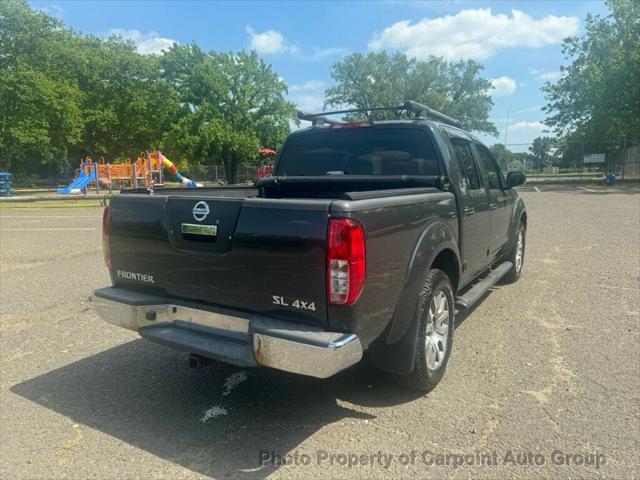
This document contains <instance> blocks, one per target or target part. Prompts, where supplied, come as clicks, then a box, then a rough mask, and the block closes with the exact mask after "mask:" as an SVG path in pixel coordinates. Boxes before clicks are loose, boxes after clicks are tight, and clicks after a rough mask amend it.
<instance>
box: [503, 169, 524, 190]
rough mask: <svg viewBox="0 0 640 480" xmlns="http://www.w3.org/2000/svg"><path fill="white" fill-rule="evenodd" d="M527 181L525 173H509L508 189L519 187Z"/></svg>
mask: <svg viewBox="0 0 640 480" xmlns="http://www.w3.org/2000/svg"><path fill="white" fill-rule="evenodd" d="M526 180H527V177H526V176H525V174H524V172H509V173H507V188H513V187H519V186H520V185H522V184H524V182H525V181H526Z"/></svg>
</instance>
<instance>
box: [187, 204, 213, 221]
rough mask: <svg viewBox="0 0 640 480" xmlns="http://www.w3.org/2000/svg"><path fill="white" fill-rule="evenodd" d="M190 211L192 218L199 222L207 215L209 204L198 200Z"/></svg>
mask: <svg viewBox="0 0 640 480" xmlns="http://www.w3.org/2000/svg"><path fill="white" fill-rule="evenodd" d="M191 213H193V218H195V219H196V220H197V221H199V222H201V221H203V220H204V219H205V218H207V217H208V216H209V205H208V204H207V202H198V203H196V204H195V206H194V207H193V210H191Z"/></svg>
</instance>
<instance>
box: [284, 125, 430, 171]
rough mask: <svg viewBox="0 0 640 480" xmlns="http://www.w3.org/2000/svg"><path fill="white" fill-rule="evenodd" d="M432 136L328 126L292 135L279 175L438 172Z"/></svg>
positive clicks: (411, 130)
mask: <svg viewBox="0 0 640 480" xmlns="http://www.w3.org/2000/svg"><path fill="white" fill-rule="evenodd" d="M438 173H439V172H438V162H437V159H436V155H435V149H434V148H433V144H432V143H431V139H430V138H429V136H428V135H427V134H426V133H424V132H422V131H421V130H418V129H415V128H380V127H356V128H344V129H325V130H320V131H317V132H313V133H310V134H306V135H299V136H294V137H292V138H290V139H289V140H288V141H287V143H286V144H285V147H284V150H283V152H282V154H281V155H280V160H279V162H278V171H277V174H278V175H290V176H300V175H303V176H320V175H438Z"/></svg>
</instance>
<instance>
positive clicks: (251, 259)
mask: <svg viewBox="0 0 640 480" xmlns="http://www.w3.org/2000/svg"><path fill="white" fill-rule="evenodd" d="M201 202H204V203H205V204H206V207H205V206H204V205H203V204H202V203H201ZM330 203H331V201H330V200H306V199H263V198H245V199H243V198H228V197H223V196H220V197H216V196H212V197H210V196H197V195H195V194H194V195H192V196H191V195H189V196H187V195H184V194H181V195H175V196H173V195H137V194H127V195H118V196H114V197H113V200H112V202H111V208H110V212H111V213H110V225H111V252H112V278H113V281H114V284H115V285H116V286H120V287H125V288H127V287H128V288H131V287H133V286H135V288H136V289H142V290H147V291H154V292H161V293H163V294H165V295H168V296H173V297H178V298H184V299H188V300H194V301H200V302H206V303H208V304H212V305H219V306H222V307H227V308H233V309H237V310H242V311H246V312H250V313H254V314H256V313H257V314H264V315H267V316H275V317H283V318H291V319H296V320H301V321H304V322H308V323H312V324H313V323H315V324H323V325H324V324H325V323H326V321H327V309H326V280H325V278H326V272H325V269H326V267H325V242H326V235H327V222H328V212H329V207H330ZM197 204H198V205H199V208H195V207H196V205H197ZM194 208H195V213H194ZM207 209H208V214H207V215H206V216H205V215H204V212H205V211H206V210H207ZM203 216H204V218H202V217H203ZM183 225H186V227H185V226H183ZM194 225H195V226H196V227H194ZM201 226H205V228H204V229H203V228H198V227H201ZM214 226H215V235H211V233H212V232H213V231H214V229H213V228H212V227H214ZM203 233H208V235H207V234H203Z"/></svg>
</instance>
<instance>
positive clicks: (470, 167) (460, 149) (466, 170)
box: [450, 137, 480, 190]
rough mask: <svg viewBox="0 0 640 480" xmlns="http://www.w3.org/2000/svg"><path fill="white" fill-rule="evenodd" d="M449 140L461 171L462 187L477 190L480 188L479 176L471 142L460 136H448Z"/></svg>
mask: <svg viewBox="0 0 640 480" xmlns="http://www.w3.org/2000/svg"><path fill="white" fill-rule="evenodd" d="M450 140H451V145H452V146H453V151H454V153H455V154H456V158H457V159H458V165H459V166H460V170H461V173H462V177H461V182H462V183H463V184H462V185H461V187H462V189H463V190H466V189H468V190H478V189H479V188H480V177H479V176H478V169H477V168H476V164H475V162H474V161H473V153H471V142H469V141H468V140H465V139H464V138H460V137H450Z"/></svg>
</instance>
